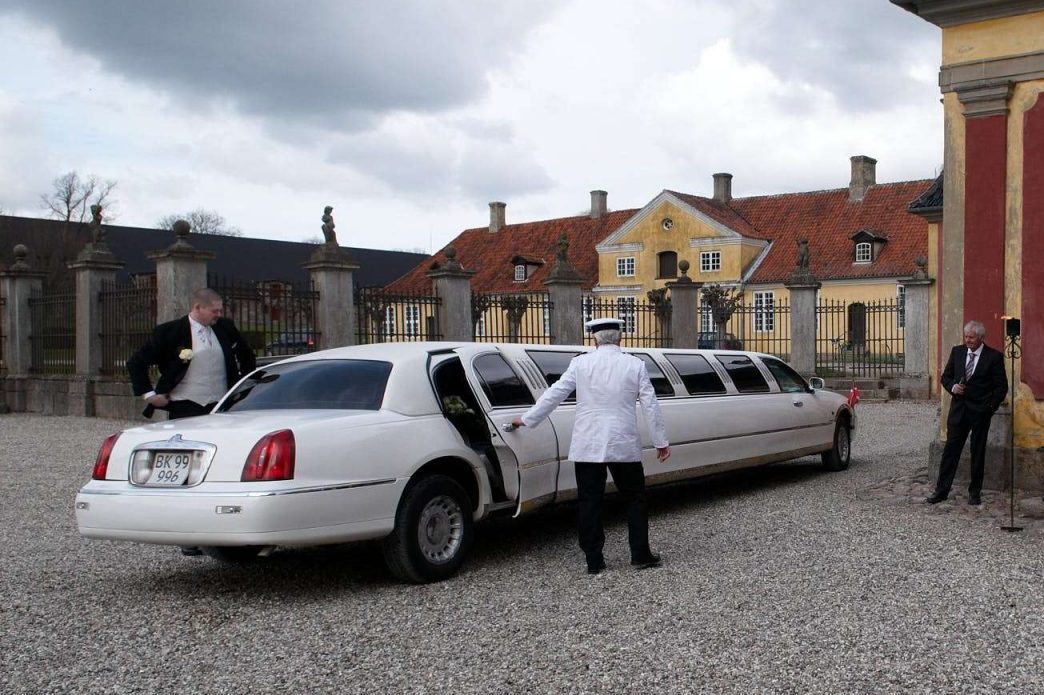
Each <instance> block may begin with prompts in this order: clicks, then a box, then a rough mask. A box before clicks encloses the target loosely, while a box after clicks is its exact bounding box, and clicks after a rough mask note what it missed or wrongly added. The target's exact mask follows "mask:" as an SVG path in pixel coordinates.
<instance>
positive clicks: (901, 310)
mask: <svg viewBox="0 0 1044 695" xmlns="http://www.w3.org/2000/svg"><path fill="white" fill-rule="evenodd" d="M895 310H896V311H895V325H896V327H898V328H906V285H896V286H895Z"/></svg>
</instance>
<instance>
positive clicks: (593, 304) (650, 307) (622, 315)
mask: <svg viewBox="0 0 1044 695" xmlns="http://www.w3.org/2000/svg"><path fill="white" fill-rule="evenodd" d="M598 318H615V319H620V320H621V321H623V332H622V334H621V336H620V344H621V345H622V346H624V347H670V346H671V303H670V300H669V299H667V298H666V297H665V296H664V294H663V293H658V294H654V295H653V297H652V298H651V297H648V296H646V297H606V296H599V295H585V296H584V297H583V317H582V321H583V322H584V323H586V322H588V321H590V320H591V319H598ZM584 335H585V338H584V341H585V343H586V344H587V345H594V338H593V337H592V336H591V335H589V334H587V333H585V334H584Z"/></svg>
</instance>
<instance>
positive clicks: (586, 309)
mask: <svg viewBox="0 0 1044 695" xmlns="http://www.w3.org/2000/svg"><path fill="white" fill-rule="evenodd" d="M581 313H582V314H583V316H584V320H583V322H584V323H587V322H588V321H590V320H591V319H593V318H594V297H584V301H583V311H582V312H581Z"/></svg>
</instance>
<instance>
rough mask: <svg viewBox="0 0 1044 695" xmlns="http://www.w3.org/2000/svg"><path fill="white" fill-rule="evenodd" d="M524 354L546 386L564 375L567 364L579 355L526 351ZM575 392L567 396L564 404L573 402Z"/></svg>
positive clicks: (576, 353)
mask: <svg viewBox="0 0 1044 695" xmlns="http://www.w3.org/2000/svg"><path fill="white" fill-rule="evenodd" d="M526 354H527V355H529V357H530V359H532V360H533V362H535V363H536V366H537V368H538V369H540V373H541V374H543V375H544V379H545V380H546V381H547V385H548V386H550V385H551V384H553V383H555V382H556V381H558V380H559V379H561V378H562V375H563V374H565V370H566V368H568V367H569V362H570V361H571V360H572V359H573V358H574V357H576V356H577V355H579V354H580V353H579V352H553V351H550V350H527V351H526ZM575 400H576V391H573V392H572V393H571V394H569V397H568V398H566V399H565V402H567V403H568V402H570V401H575Z"/></svg>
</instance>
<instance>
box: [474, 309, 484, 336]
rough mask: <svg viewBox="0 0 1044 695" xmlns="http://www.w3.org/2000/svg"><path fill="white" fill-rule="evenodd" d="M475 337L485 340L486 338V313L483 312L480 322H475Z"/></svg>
mask: <svg viewBox="0 0 1044 695" xmlns="http://www.w3.org/2000/svg"><path fill="white" fill-rule="evenodd" d="M475 337H476V338H485V337H486V313H485V312H482V313H481V314H479V317H478V321H476V322H475Z"/></svg>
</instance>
